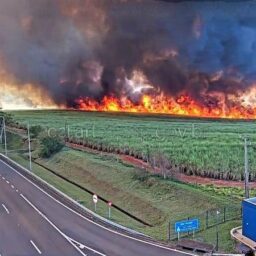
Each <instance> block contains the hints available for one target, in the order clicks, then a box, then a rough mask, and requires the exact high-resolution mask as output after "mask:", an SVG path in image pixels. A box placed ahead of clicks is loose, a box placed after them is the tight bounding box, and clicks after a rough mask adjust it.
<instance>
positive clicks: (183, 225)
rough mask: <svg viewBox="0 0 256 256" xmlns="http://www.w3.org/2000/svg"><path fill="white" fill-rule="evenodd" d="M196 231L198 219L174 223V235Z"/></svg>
mask: <svg viewBox="0 0 256 256" xmlns="http://www.w3.org/2000/svg"><path fill="white" fill-rule="evenodd" d="M197 229H199V220H198V219H193V220H184V221H179V222H176V223H175V232H176V233H181V232H188V231H195V230H197Z"/></svg>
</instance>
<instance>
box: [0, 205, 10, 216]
mask: <svg viewBox="0 0 256 256" xmlns="http://www.w3.org/2000/svg"><path fill="white" fill-rule="evenodd" d="M2 206H3V208H4V209H5V211H6V212H7V214H9V213H10V212H9V210H8V209H7V207H6V206H5V205H4V204H2Z"/></svg>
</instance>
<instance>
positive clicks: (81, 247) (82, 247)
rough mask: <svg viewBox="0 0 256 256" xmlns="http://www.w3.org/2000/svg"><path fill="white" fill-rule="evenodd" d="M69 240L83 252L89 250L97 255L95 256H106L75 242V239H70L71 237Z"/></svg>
mask: <svg viewBox="0 0 256 256" xmlns="http://www.w3.org/2000/svg"><path fill="white" fill-rule="evenodd" d="M69 239H70V241H71V242H73V243H75V244H77V245H78V246H79V248H80V249H82V250H83V249H87V250H89V251H91V252H93V253H95V254H98V255H101V256H106V254H103V253H101V252H98V251H96V250H94V249H92V248H90V247H88V246H86V245H84V244H81V243H79V242H77V241H76V240H74V239H72V238H70V237H69Z"/></svg>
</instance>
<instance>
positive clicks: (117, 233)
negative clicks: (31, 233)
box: [0, 158, 196, 256]
mask: <svg viewBox="0 0 256 256" xmlns="http://www.w3.org/2000/svg"><path fill="white" fill-rule="evenodd" d="M7 159H10V158H7ZM10 160H11V159H10ZM11 161H12V160H11ZM0 162H2V163H3V164H5V165H6V166H8V167H9V168H10V169H11V170H13V171H14V172H16V173H17V174H18V175H20V176H21V177H22V178H23V179H25V180H26V181H28V182H29V183H30V184H32V185H33V186H34V187H36V188H37V189H38V190H40V191H41V192H43V193H44V194H45V195H47V196H48V197H50V198H51V199H52V200H54V201H55V202H57V203H58V204H60V205H62V206H63V207H65V208H66V209H68V210H70V211H71V212H73V213H75V214H76V215H78V216H80V217H81V218H82V219H84V220H86V221H88V222H90V223H92V224H94V225H96V226H98V227H101V228H102V229H105V230H107V231H109V232H111V233H113V234H116V235H119V236H122V237H125V238H128V239H131V240H134V241H137V242H140V243H143V244H148V245H151V246H154V247H157V248H161V249H164V250H167V251H170V252H178V253H182V254H184V255H185V254H186V255H192V256H196V254H193V253H188V252H184V251H181V250H177V249H172V248H169V247H166V246H164V245H161V244H155V243H152V242H148V241H144V240H141V239H138V238H135V237H132V236H129V235H125V234H122V233H119V232H118V231H115V230H112V229H110V228H107V227H104V226H102V225H100V224H99V223H96V222H94V221H92V220H90V219H88V218H86V217H85V216H83V215H81V214H80V213H78V212H76V211H74V210H73V209H71V208H69V207H68V206H66V205H65V204H63V203H61V202H60V201H59V200H57V199H56V198H54V197H53V196H51V195H50V194H48V193H47V192H46V191H44V190H43V189H41V188H40V187H39V186H37V185H36V184H35V183H33V182H32V181H31V180H29V179H28V178H26V177H25V176H24V175H22V174H21V173H19V172H18V171H17V170H15V169H14V168H13V167H12V166H10V165H9V164H7V163H5V162H4V161H3V160H0ZM13 162H14V161H13ZM14 163H15V164H16V165H18V166H21V165H19V164H17V163H16V162H14ZM21 167H22V168H23V169H24V170H25V171H26V172H28V173H30V174H31V172H30V171H28V170H27V169H25V168H24V167H23V166H21ZM32 175H33V174H32ZM34 176H35V177H37V178H38V176H36V175H34ZM39 179H41V178H40V177H39ZM41 180H42V179H41ZM44 182H45V183H46V184H48V183H47V182H46V181H44ZM50 186H52V185H50ZM52 187H53V186H52ZM53 188H54V187H53ZM54 189H55V190H56V191H59V190H58V189H56V188H54ZM60 193H62V192H60ZM66 197H67V198H69V197H68V196H66ZM71 200H72V199H71Z"/></svg>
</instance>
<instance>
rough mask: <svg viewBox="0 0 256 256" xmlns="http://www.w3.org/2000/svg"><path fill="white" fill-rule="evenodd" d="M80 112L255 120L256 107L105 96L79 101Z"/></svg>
mask: <svg viewBox="0 0 256 256" xmlns="http://www.w3.org/2000/svg"><path fill="white" fill-rule="evenodd" d="M77 103H78V106H79V109H80V110H86V111H103V112H104V111H110V112H134V113H157V114H171V115H184V116H196V117H210V118H232V119H255V118H256V107H244V106H242V105H241V104H235V105H234V106H232V107H229V108H228V107H226V106H225V107H223V106H221V107H206V106H203V105H201V104H199V103H197V102H196V101H194V100H193V99H191V97H189V96H186V95H182V96H180V97H178V98H177V99H174V98H172V97H168V96H164V95H162V94H161V95H157V96H154V97H153V96H151V95H143V96H142V98H141V101H140V102H139V103H133V102H132V101H131V100H129V99H128V98H126V97H121V98H120V99H119V98H116V97H113V96H105V97H104V98H103V99H102V101H101V102H97V101H96V100H94V99H90V98H85V99H79V100H78V101H77Z"/></svg>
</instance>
